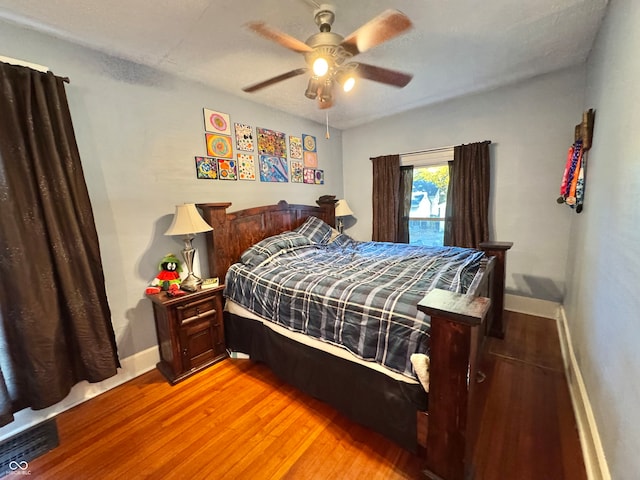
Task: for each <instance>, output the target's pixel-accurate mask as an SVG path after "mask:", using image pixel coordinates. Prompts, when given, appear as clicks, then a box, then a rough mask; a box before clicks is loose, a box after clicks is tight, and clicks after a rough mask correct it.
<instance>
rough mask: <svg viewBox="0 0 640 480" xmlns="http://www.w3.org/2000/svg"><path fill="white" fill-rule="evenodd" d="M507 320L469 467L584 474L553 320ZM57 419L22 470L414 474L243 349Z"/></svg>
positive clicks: (487, 474)
mask: <svg viewBox="0 0 640 480" xmlns="http://www.w3.org/2000/svg"><path fill="white" fill-rule="evenodd" d="M506 324H507V330H506V337H505V339H504V340H496V339H490V340H489V342H488V343H487V347H486V351H485V354H484V355H483V357H482V359H481V362H480V368H481V370H482V371H483V372H484V373H485V374H486V380H485V381H484V382H483V383H481V384H479V385H478V388H477V391H476V398H475V399H474V408H475V409H477V412H478V414H479V415H480V421H479V423H478V426H477V430H478V442H477V444H476V448H475V450H474V471H475V479H476V480H504V479H518V480H528V479H532V480H533V479H536V480H538V479H550V480H584V479H586V473H585V469H584V462H583V459H582V454H581V450H580V444H579V439H578V434H577V430H576V424H575V418H574V415H573V411H572V407H571V401H570V397H569V391H568V388H567V384H566V380H565V378H564V373H563V369H562V358H561V355H560V347H559V343H558V338H557V331H556V329H555V323H554V322H553V321H551V320H548V319H541V318H538V317H532V316H528V315H523V314H514V313H512V312H507V315H506ZM57 423H58V428H59V436H60V446H58V447H57V448H56V449H54V450H52V451H51V452H49V453H47V454H45V455H43V456H41V457H39V458H37V459H35V460H33V461H32V462H30V464H29V469H30V471H31V472H32V476H33V478H38V479H44V480H47V479H55V480H58V479H61V478H73V479H79V480H83V479H88V480H89V479H91V480H93V479H101V480H102V479H107V480H110V479H121V478H126V479H137V478H148V479H156V478H157V479H182V478H189V479H236V478H237V479H251V480H261V479H280V478H283V479H289V480H297V479H304V480H307V479H309V480H315V479H318V480H320V479H322V480H325V479H349V480H351V479H364V480H385V479H394V480H395V479H403V480H413V479H423V478H424V476H423V474H422V468H423V462H422V460H421V459H420V458H418V457H417V456H415V455H413V454H412V453H410V452H407V451H406V450H404V449H402V448H400V447H398V446H397V445H395V444H394V443H392V442H391V441H389V440H387V439H386V438H384V437H383V436H381V435H379V434H377V433H375V432H372V431H371V430H369V429H367V428H365V427H362V426H360V425H357V424H354V423H353V422H350V421H349V420H348V419H346V418H345V417H344V416H343V415H341V414H340V413H339V412H337V411H336V410H334V409H333V408H331V407H329V406H328V405H326V404H324V403H322V402H320V401H318V400H316V399H313V398H311V397H309V396H307V395H305V394H303V393H301V392H300V391H298V390H296V389H294V388H292V387H290V386H288V385H286V384H284V383H283V382H282V381H280V380H279V379H278V378H277V377H275V375H274V374H273V373H272V372H271V371H270V370H269V369H267V368H266V367H265V366H263V365H260V364H256V363H253V362H251V361H250V360H231V359H229V360H226V361H223V362H220V363H218V364H216V365H214V366H212V367H210V368H208V369H206V370H204V371H202V372H200V373H198V374H197V375H194V376H193V377H190V378H188V379H186V380H184V381H183V382H180V383H178V384H176V385H175V386H171V385H169V384H168V383H167V382H166V381H165V380H164V378H163V377H162V375H161V374H160V373H159V372H158V371H156V370H154V371H152V372H149V373H147V374H145V375H142V376H140V377H138V378H136V379H133V380H131V381H130V382H128V383H126V384H124V385H122V386H120V387H118V388H116V389H113V390H111V391H109V392H106V393H104V394H102V395H100V396H98V397H96V398H94V399H92V400H90V401H88V402H85V403H83V404H81V405H78V406H77V407H75V408H73V409H71V410H69V411H67V412H64V413H62V414H60V415H59V416H58V419H57ZM14 477H15V478H17V476H14ZM8 478H12V477H11V475H10V476H9V477H8Z"/></svg>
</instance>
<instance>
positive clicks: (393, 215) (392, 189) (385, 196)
mask: <svg viewBox="0 0 640 480" xmlns="http://www.w3.org/2000/svg"><path fill="white" fill-rule="evenodd" d="M371 163H372V166H373V198H372V200H373V233H372V235H371V239H372V240H373V241H374V242H398V241H399V240H398V233H399V231H400V229H401V228H400V226H399V222H400V216H401V211H402V207H403V199H402V198H401V194H402V187H403V182H402V181H401V180H402V176H401V172H400V155H384V156H381V157H375V158H371ZM409 196H411V193H410V192H409Z"/></svg>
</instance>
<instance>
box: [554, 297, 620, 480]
mask: <svg viewBox="0 0 640 480" xmlns="http://www.w3.org/2000/svg"><path fill="white" fill-rule="evenodd" d="M556 324H557V327H558V336H559V338H560V348H561V350H562V359H563V362H564V368H565V375H566V377H567V384H568V385H569V393H570V395H571V402H572V404H573V411H574V414H575V416H576V423H577V426H578V434H579V435H580V444H581V446H582V456H583V457H584V464H585V468H586V470H587V478H588V479H589V480H611V473H610V472H609V466H608V465H607V460H606V458H605V455H604V449H603V448H602V441H601V440H600V433H599V432H598V426H597V425H596V421H595V417H594V415H593V409H592V408H591V402H590V400H589V395H588V394H587V389H586V387H585V384H584V379H583V378H582V373H581V372H580V366H579V365H578V361H577V359H576V356H575V352H574V350H573V344H572V342H571V334H570V331H569V327H568V324H567V317H566V314H565V311H564V308H563V307H562V306H560V308H559V309H558V317H557V322H556Z"/></svg>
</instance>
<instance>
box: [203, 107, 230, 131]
mask: <svg viewBox="0 0 640 480" xmlns="http://www.w3.org/2000/svg"><path fill="white" fill-rule="evenodd" d="M203 110H204V129H205V131H207V132H212V133H219V134H221V135H231V124H230V123H229V115H228V114H226V113H222V112H216V111H215V110H209V109H207V108H204V109H203Z"/></svg>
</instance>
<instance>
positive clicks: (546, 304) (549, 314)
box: [504, 293, 560, 320]
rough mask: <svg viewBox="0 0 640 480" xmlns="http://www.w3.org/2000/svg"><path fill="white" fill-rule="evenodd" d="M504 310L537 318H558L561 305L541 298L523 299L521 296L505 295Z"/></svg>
mask: <svg viewBox="0 0 640 480" xmlns="http://www.w3.org/2000/svg"><path fill="white" fill-rule="evenodd" d="M504 309H505V310H509V311H510V312H518V313H526V314H527V315H534V316H536V317H544V318H553V319H554V320H555V319H557V318H558V310H559V309H560V304H559V303H558V302H552V301H549V300H540V299H539V298H530V297H521V296H519V295H513V294H509V293H507V294H505V296H504Z"/></svg>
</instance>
